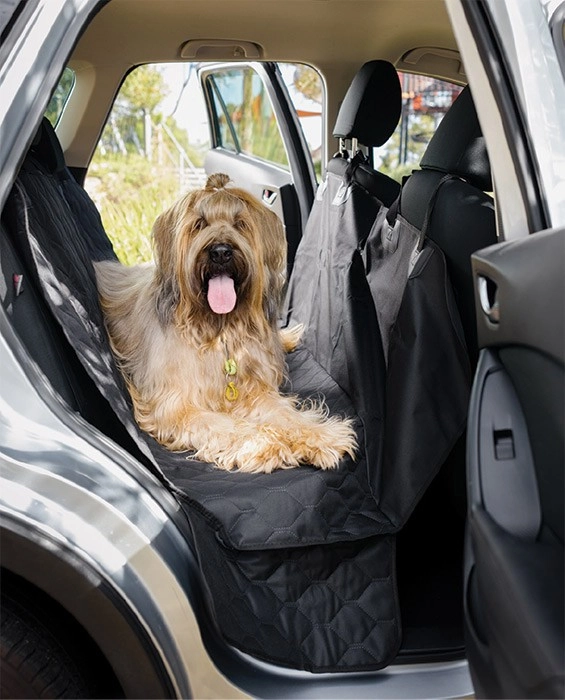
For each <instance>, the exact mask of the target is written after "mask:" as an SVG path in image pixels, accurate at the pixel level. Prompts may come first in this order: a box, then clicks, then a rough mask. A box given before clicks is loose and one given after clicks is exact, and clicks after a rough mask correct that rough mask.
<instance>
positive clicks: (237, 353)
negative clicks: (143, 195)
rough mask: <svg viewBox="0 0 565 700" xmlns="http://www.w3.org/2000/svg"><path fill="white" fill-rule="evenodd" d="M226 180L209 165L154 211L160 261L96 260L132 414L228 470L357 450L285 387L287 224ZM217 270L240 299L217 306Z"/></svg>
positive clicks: (323, 414)
mask: <svg viewBox="0 0 565 700" xmlns="http://www.w3.org/2000/svg"><path fill="white" fill-rule="evenodd" d="M228 183H229V178H228V177H227V176H226V175H222V174H217V175H212V176H210V177H209V178H208V181H207V183H206V186H205V187H204V188H203V189H201V190H197V191H194V192H190V193H188V194H187V195H185V196H184V197H183V198H182V199H180V200H179V201H178V202H177V203H176V204H174V205H173V206H172V207H171V208H170V209H169V210H167V211H165V212H164V213H163V214H161V216H159V217H158V218H157V220H156V222H155V224H154V227H153V245H154V254H155V263H154V264H152V263H150V264H145V265H137V266H133V267H126V266H123V265H121V264H120V263H118V262H114V261H107V262H101V263H96V276H97V282H98V288H99V293H100V298H101V303H102V308H103V311H104V315H105V320H106V325H107V328H108V332H109V335H110V339H111V343H112V348H113V351H114V353H115V355H116V358H117V361H118V362H119V365H120V368H121V370H122V372H123V374H124V376H125V379H126V381H127V384H128V388H129V391H130V393H131V397H132V400H133V406H134V411H135V418H136V420H137V422H138V424H139V425H140V427H141V428H142V429H143V430H145V431H147V432H148V433H150V434H151V435H152V436H153V437H154V438H155V439H156V440H158V441H159V442H160V443H162V444H163V445H165V446H166V447H167V448H169V449H171V450H174V451H185V450H189V451H192V452H194V457H195V458H197V459H201V460H204V461H206V462H214V463H216V464H217V465H218V466H219V467H221V468H223V469H239V470H241V471H245V472H271V471H272V470H273V469H278V468H288V467H294V466H297V465H298V464H301V463H305V464H312V465H315V466H317V467H320V468H322V469H330V468H333V467H336V466H337V464H338V463H339V460H340V458H341V457H342V456H343V455H344V454H345V453H348V454H350V455H353V454H354V451H355V447H356V445H355V437H354V433H353V430H352V428H351V424H350V421H348V420H342V419H341V418H337V417H329V416H328V415H327V410H326V409H325V407H324V406H323V405H321V404H318V405H314V404H310V405H308V406H305V405H300V404H299V403H298V401H297V399H296V398H295V397H291V396H285V395H281V394H280V393H279V391H278V388H279V386H280V384H281V382H282V380H283V373H284V353H285V352H289V351H292V350H293V349H294V347H295V346H296V344H297V343H298V342H299V330H298V329H293V330H290V331H279V330H278V325H277V321H278V314H279V309H280V303H281V301H282V293H283V286H284V282H285V271H286V241H285V236H284V231H283V227H282V225H281V223H280V221H279V219H278V218H277V216H276V215H275V214H274V213H273V212H271V211H269V210H268V209H267V208H266V207H265V206H264V205H263V204H261V203H260V202H259V201H258V200H256V199H255V198H254V197H252V196H251V195H250V194H248V193H247V192H245V191H244V190H242V189H238V188H236V187H232V186H228ZM211 251H214V252H213V253H212V252H211ZM226 251H227V252H226ZM212 255H213V256H214V257H213V258H212ZM215 278H220V279H223V280H227V282H228V287H229V286H230V285H232V286H233V292H230V293H231V294H236V295H237V296H236V299H237V301H236V303H235V306H234V308H233V310H229V311H226V310H225V309H222V310H221V312H219V313H218V312H214V311H213V310H212V308H211V305H212V306H213V305H214V304H212V301H211V299H212V296H210V295H211V287H212V285H213V284H214V283H215V282H216V281H217V280H216V279H215ZM228 278H231V279H233V283H231V282H230V281H229V279H228ZM207 294H208V296H207ZM226 361H229V362H231V365H230V364H229V362H228V364H226ZM234 371H235V374H230V373H229V372H234Z"/></svg>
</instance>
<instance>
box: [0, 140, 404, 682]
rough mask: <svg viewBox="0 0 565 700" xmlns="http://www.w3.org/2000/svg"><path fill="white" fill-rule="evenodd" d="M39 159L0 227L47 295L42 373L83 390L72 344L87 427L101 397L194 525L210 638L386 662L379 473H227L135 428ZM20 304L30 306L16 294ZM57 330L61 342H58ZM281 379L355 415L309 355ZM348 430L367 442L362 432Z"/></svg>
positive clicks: (48, 169)
mask: <svg viewBox="0 0 565 700" xmlns="http://www.w3.org/2000/svg"><path fill="white" fill-rule="evenodd" d="M38 153H39V152H38V150H37V147H35V148H32V149H30V152H29V153H28V156H27V157H26V159H25V161H24V163H23V165H22V168H21V170H20V173H19V175H18V178H17V181H16V183H15V185H14V188H13V190H12V192H11V194H10V197H9V201H8V203H7V206H6V210H5V212H4V213H3V227H4V228H5V229H6V230H7V232H8V234H9V236H10V238H11V241H12V243H13V244H14V248H15V249H16V251H17V253H18V255H19V258H20V259H22V260H25V263H26V270H25V274H26V275H27V276H28V277H29V278H30V279H34V280H37V289H38V290H39V293H38V295H37V299H36V300H40V301H39V303H43V301H41V300H42V299H43V300H44V301H45V302H46V307H47V309H48V311H49V313H50V314H51V315H52V318H51V317H50V316H49V314H46V315H45V320H44V325H45V326H46V327H50V326H51V324H52V323H53V322H55V323H57V324H58V326H59V328H58V330H57V331H56V334H55V336H54V339H53V346H54V347H53V350H54V353H53V360H52V362H50V363H46V365H45V366H46V372H47V373H48V375H49V376H53V375H54V372H55V370H53V367H51V368H50V366H49V365H53V366H55V365H57V366H58V365H59V364H60V365H61V366H64V368H65V371H67V370H69V372H68V381H69V384H70V385H71V387H72V389H74V388H75V382H76V383H78V384H79V385H80V384H81V382H82V381H83V379H84V377H83V375H82V374H81V373H80V372H77V373H76V374H74V373H73V372H72V371H70V368H71V363H70V362H67V358H66V353H67V351H68V352H70V353H72V352H73V350H74V351H75V352H76V355H77V357H78V359H79V360H80V363H81V365H82V368H83V369H84V370H86V373H87V375H88V377H89V380H90V382H91V383H92V384H91V385H90V386H95V387H96V389H93V390H92V392H91V395H90V396H88V393H89V388H88V386H87V384H84V391H83V392H82V394H83V395H85V397H86V404H84V405H83V403H82V402H81V401H78V402H75V404H74V405H75V406H77V407H78V409H79V410H80V411H81V413H82V414H83V415H85V416H89V420H90V419H92V422H93V424H96V423H95V421H96V420H99V421H100V420H101V417H97V416H92V417H91V414H92V413H95V412H96V411H95V410H91V406H94V405H96V401H98V400H99V398H100V397H98V396H97V394H98V393H100V394H102V396H103V397H104V400H105V401H107V402H108V404H109V405H110V406H111V409H112V411H108V409H107V408H106V409H104V408H102V409H101V412H102V413H105V414H106V415H107V416H108V420H109V422H110V423H111V422H112V421H113V419H116V418H117V419H119V420H118V424H120V423H121V426H122V428H123V432H124V434H125V435H126V438H127V439H129V440H130V442H133V443H134V445H135V448H134V449H130V448H129V447H127V449H128V450H130V451H131V452H132V453H133V454H141V455H142V456H143V459H145V461H146V463H147V464H148V466H149V468H150V469H151V470H152V471H153V472H154V473H155V474H156V475H158V476H159V477H160V478H161V481H162V482H163V483H164V484H166V485H167V487H168V488H169V489H170V491H171V492H173V493H174V494H175V495H176V497H177V499H178V501H179V502H180V504H181V505H182V506H183V509H184V512H185V513H186V515H187V516H188V519H189V520H190V525H191V531H192V538H191V542H192V544H193V546H194V548H195V551H196V554H197V557H198V560H199V564H200V568H201V574H202V577H203V579H204V580H205V586H206V588H207V591H208V594H209V598H208V601H209V605H210V608H211V610H212V611H213V612H212V618H213V619H214V620H215V623H216V624H217V626H218V630H219V633H220V634H221V635H222V637H223V638H224V640H225V641H226V642H227V643H229V644H232V645H233V646H235V647H236V648H238V649H240V650H242V651H244V652H247V653H249V654H251V655H254V656H256V657H258V658H260V659H263V660H265V661H270V662H273V663H276V664H279V665H283V666H290V667H292V668H297V669H306V670H310V671H357V670H371V669H375V668H380V667H382V666H386V665H388V664H389V663H390V662H391V661H392V660H393V659H394V657H395V656H396V652H397V649H398V645H399V643H400V620H399V615H398V604H397V596H396V591H395V577H394V564H393V561H394V542H393V536H392V535H391V534H390V529H391V526H390V522H389V520H388V518H387V517H386V516H384V515H383V514H382V513H381V512H380V510H379V507H378V503H377V502H376V500H375V499H374V497H373V495H372V490H371V486H370V483H369V482H370V480H371V479H372V478H374V477H373V471H372V470H371V469H370V468H369V466H368V464H367V459H366V456H365V455H360V457H359V459H358V460H356V461H353V460H350V459H345V460H344V462H343V464H342V465H341V468H340V469H338V470H330V471H325V472H321V471H319V470H315V469H312V468H309V467H304V468H300V469H292V470H288V471H287V470H280V471H277V472H274V473H273V474H268V475H263V474H238V473H235V474H234V473H228V472H224V471H222V470H218V469H216V468H215V467H214V466H213V465H209V464H203V463H200V462H196V461H195V460H187V458H186V455H184V454H178V453H171V452H168V451H167V450H165V449H164V448H162V447H161V446H160V445H158V444H157V443H155V441H153V440H152V439H151V438H150V437H149V436H148V435H146V434H144V433H142V432H141V431H140V430H139V429H138V427H137V425H136V424H135V422H134V421H133V417H132V411H131V405H130V400H129V395H128V393H127V390H126V389H125V386H124V382H123V378H122V377H121V375H120V373H119V371H118V370H117V367H116V364H115V362H114V359H113V356H112V353H111V351H110V347H109V343H108V338H107V334H106V332H105V328H104V323H103V318H102V314H101V310H100V305H99V302H98V295H97V290H96V284H95V277H94V272H93V264H92V259H93V258H94V257H96V256H97V255H98V252H99V248H100V246H99V245H98V243H94V244H93V242H92V240H90V234H89V233H88V232H87V231H85V230H84V229H83V227H82V226H81V225H80V224H79V222H78V220H77V217H76V216H75V215H74V214H73V211H72V209H71V207H70V206H69V203H68V202H67V201H66V199H65V196H64V194H63V187H62V186H61V185H62V183H61V180H60V179H59V177H58V176H57V174H56V172H53V163H54V162H55V161H56V160H57V159H56V158H55V159H53V158H52V157H51V155H52V154H51V155H49V154H46V153H45V152H43V153H42V155H41V159H42V160H45V161H46V163H49V164H50V165H46V164H45V163H42V162H40V161H39V160H38ZM55 170H56V168H55ZM71 185H72V183H71ZM103 247H104V246H103ZM97 251H98V252H97ZM8 282H9V279H8ZM7 286H8V285H6V288H7ZM19 298H20V302H23V301H24V300H26V301H25V303H29V304H31V303H33V302H34V299H33V298H32V297H30V295H25V291H24V292H22V293H20V297H19ZM44 330H45V334H47V329H46V328H45V329H44ZM60 330H62V335H63V336H64V342H63V343H62V344H61V347H58V341H59V340H60V335H61V334H60ZM28 342H29V347H30V348H34V352H35V353H36V355H37V357H38V358H40V357H41V354H42V352H43V346H44V343H43V336H41V337H39V338H34V336H33V334H31V335H30V337H29V338H28ZM34 346H35V347H34ZM289 374H290V377H291V382H292V386H291V390H292V391H295V392H296V393H298V394H299V395H303V396H305V397H310V396H312V395H315V394H316V393H317V392H319V393H322V394H323V395H324V396H325V397H326V400H327V404H328V406H329V408H330V410H331V411H334V412H336V413H340V414H342V415H343V414H345V415H351V416H352V417H354V416H355V409H354V406H353V405H352V402H351V400H350V398H349V397H348V396H347V395H346V394H345V393H344V392H343V391H342V389H341V388H340V387H339V386H338V385H337V383H336V382H335V381H334V380H333V379H332V378H331V377H330V376H329V375H328V373H327V372H325V370H324V369H323V367H321V366H320V365H319V363H317V362H316V361H315V359H314V358H313V357H312V356H311V355H309V354H308V353H307V352H306V351H305V350H297V351H296V352H294V353H292V354H291V355H290V356H289ZM89 398H90V399H91V401H92V404H91V405H88V399H89ZM357 426H358V431H359V442H360V445H361V446H363V445H364V444H365V440H364V437H363V429H362V425H361V424H360V423H359V422H357ZM121 444H124V442H122V443H121ZM274 516H276V517H274ZM337 611H339V614H338V616H337V617H336V613H337ZM338 619H339V624H338V622H337V620H338Z"/></svg>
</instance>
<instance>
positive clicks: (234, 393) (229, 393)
mask: <svg viewBox="0 0 565 700" xmlns="http://www.w3.org/2000/svg"><path fill="white" fill-rule="evenodd" d="M238 396H239V391H238V390H237V387H236V385H235V384H234V383H233V382H228V385H227V387H226V399H227V400H228V401H235V400H236V399H237V397H238Z"/></svg>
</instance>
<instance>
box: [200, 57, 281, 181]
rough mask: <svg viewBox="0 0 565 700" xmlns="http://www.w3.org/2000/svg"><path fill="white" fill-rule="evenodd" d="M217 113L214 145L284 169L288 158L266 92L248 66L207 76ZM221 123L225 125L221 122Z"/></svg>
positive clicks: (260, 81)
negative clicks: (234, 140)
mask: <svg viewBox="0 0 565 700" xmlns="http://www.w3.org/2000/svg"><path fill="white" fill-rule="evenodd" d="M209 82H210V84H211V86H212V92H213V94H214V104H215V106H216V109H218V106H220V107H221V112H220V111H217V112H216V116H217V120H218V130H217V133H216V138H217V140H218V143H217V145H218V146H222V147H227V148H230V150H231V149H233V146H234V144H233V138H231V139H230V138H229V137H227V134H228V133H229V128H231V129H232V130H233V133H234V134H235V136H236V139H237V144H235V145H236V147H237V151H238V152H239V153H244V154H246V155H249V156H253V157H255V158H261V159H262V160H266V161H269V162H270V163H275V164H276V165H280V166H282V167H284V168H288V158H287V155H286V149H285V146H284V143H283V140H282V136H281V133H280V131H279V126H278V124H277V120H276V118H275V114H274V111H273V107H272V105H271V101H270V99H269V95H268V94H267V90H266V88H265V85H264V84H263V81H262V80H261V78H260V76H259V75H258V74H257V73H256V72H255V71H254V70H253V69H252V68H250V67H248V66H245V67H242V68H233V69H232V68H230V69H228V70H225V71H219V72H217V73H214V74H213V75H211V76H210V77H209ZM223 120H225V123H224V121H223Z"/></svg>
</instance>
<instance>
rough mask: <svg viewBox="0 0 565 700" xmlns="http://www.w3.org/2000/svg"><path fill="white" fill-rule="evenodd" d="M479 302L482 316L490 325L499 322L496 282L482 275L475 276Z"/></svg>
mask: <svg viewBox="0 0 565 700" xmlns="http://www.w3.org/2000/svg"><path fill="white" fill-rule="evenodd" d="M477 285H478V289H479V300H480V302H481V309H482V311H483V313H484V315H485V316H486V317H487V318H488V320H489V321H490V322H491V323H499V322H500V306H499V304H498V288H497V286H496V282H493V281H492V280H491V279H489V278H488V277H484V276H483V275H478V276H477Z"/></svg>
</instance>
